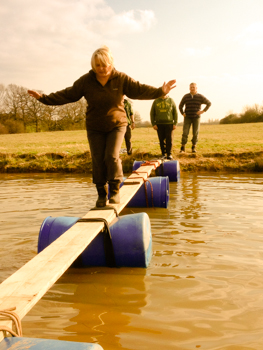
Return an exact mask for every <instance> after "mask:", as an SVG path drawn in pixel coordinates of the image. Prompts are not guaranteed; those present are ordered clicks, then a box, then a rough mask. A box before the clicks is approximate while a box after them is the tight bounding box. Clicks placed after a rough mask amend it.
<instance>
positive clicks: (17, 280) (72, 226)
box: [0, 160, 180, 350]
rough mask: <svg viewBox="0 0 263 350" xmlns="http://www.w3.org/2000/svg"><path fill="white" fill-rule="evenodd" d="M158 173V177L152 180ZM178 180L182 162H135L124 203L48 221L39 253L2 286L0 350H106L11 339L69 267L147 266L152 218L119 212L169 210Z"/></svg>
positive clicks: (124, 186) (95, 346)
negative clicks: (171, 191) (171, 188)
mask: <svg viewBox="0 0 263 350" xmlns="http://www.w3.org/2000/svg"><path fill="white" fill-rule="evenodd" d="M153 170H155V174H156V175H158V176H157V177H151V178H148V177H149V176H150V175H151V173H152V171H153ZM179 178H180V168H179V162H178V161H161V160H153V161H150V162H137V161H135V162H134V164H133V172H132V174H131V175H130V176H129V177H128V178H126V179H125V181H124V182H123V183H122V184H121V187H120V204H111V206H106V207H104V208H93V209H91V210H90V211H89V212H88V213H87V214H86V215H85V216H84V217H82V218H78V217H58V218H52V217H47V218H46V219H45V220H44V221H43V223H42V225H41V228H40V232H39V240H38V254H37V255H36V256H35V257H34V258H33V259H32V260H30V261H29V262H28V263H26V264H25V265H24V266H23V267H22V268H20V269H19V270H18V271H17V272H15V273H14V274H13V275H12V276H10V277H9V278H7V279H6V280H5V281H4V282H2V284H1V285H0V350H6V349H11V348H15V349H16V350H22V349H25V348H27V349H30V350H42V349H59V350H62V349H63V350H73V349H74V350H82V349H83V350H84V349H86V350H102V347H101V346H100V345H98V344H91V343H77V342H67V341H58V340H46V339H33V338H23V337H22V332H19V331H17V332H16V334H15V335H16V337H6V334H8V332H9V333H10V334H12V332H14V331H13V330H12V327H13V322H14V321H15V324H17V323H20V320H21V319H22V318H23V317H24V316H25V315H26V314H27V313H28V312H29V311H30V310H31V309H32V308H33V306H34V305H35V304H36V303H37V302H38V300H40V299H41V297H42V296H43V295H44V294H45V293H46V292H47V291H48V290H49V288H50V287H51V286H52V285H53V284H54V283H55V282H56V281H57V280H58V279H59V277H60V276H61V275H62V274H63V273H64V272H65V271H66V270H67V269H68V268H69V267H70V266H73V267H74V266H77V267H80V266H85V267H86V266H109V267H122V266H126V267H147V266H148V265H149V263H150V260H151V255H152V235H151V225H150V220H149V217H148V215H147V214H146V213H138V214H133V215H124V216H119V213H120V212H121V211H122V210H123V209H124V208H125V206H129V207H161V208H167V207H168V202H169V181H178V180H179ZM14 308H15V311H9V310H13V309H14ZM1 310H2V314H1ZM8 314H10V318H9V319H8V317H7V315H8ZM7 329H9V331H6V330H7Z"/></svg>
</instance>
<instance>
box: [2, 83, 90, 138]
mask: <svg viewBox="0 0 263 350" xmlns="http://www.w3.org/2000/svg"><path fill="white" fill-rule="evenodd" d="M39 92H41V91H39ZM86 106H87V103H86V100H85V99H84V98H83V99H81V100H79V101H78V102H75V103H69V104H67V105H63V106H46V105H44V104H42V103H40V102H38V101H37V100H36V99H35V98H32V97H31V96H29V94H28V93H27V89H26V88H24V87H21V86H17V85H15V84H10V85H8V86H7V87H5V86H4V85H3V84H0V134H9V133H10V134H14V133H25V132H41V131H55V130H78V129H85V111H86Z"/></svg>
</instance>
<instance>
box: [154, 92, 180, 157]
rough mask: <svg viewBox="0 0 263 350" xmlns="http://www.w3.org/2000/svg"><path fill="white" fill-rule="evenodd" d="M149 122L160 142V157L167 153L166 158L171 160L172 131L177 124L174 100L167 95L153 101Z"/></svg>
mask: <svg viewBox="0 0 263 350" xmlns="http://www.w3.org/2000/svg"><path fill="white" fill-rule="evenodd" d="M150 116H151V123H152V126H153V128H154V130H156V131H157V135H158V138H159V142H160V148H161V152H162V158H163V159H164V158H165V157H166V154H167V159H169V160H172V159H173V156H172V149H173V131H174V130H175V129H176V124H177V110H176V106H175V103H174V100H173V99H172V98H171V97H169V96H168V95H165V96H162V97H160V98H157V99H156V100H154V101H153V104H152V108H151V112H150Z"/></svg>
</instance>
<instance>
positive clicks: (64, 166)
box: [0, 151, 263, 174]
mask: <svg viewBox="0 0 263 350" xmlns="http://www.w3.org/2000/svg"><path fill="white" fill-rule="evenodd" d="M173 156H174V160H177V161H179V165H180V170H181V171H182V172H194V173H195V172H227V173H259V172H263V151H262V152H243V153H231V152H228V153H196V154H193V153H184V154H180V153H179V154H173ZM120 157H121V159H122V165H123V171H124V173H130V172H132V166H133V163H134V161H135V160H138V161H149V160H152V159H158V158H160V155H159V154H152V153H145V152H144V153H143V152H139V151H138V152H135V153H134V154H132V155H131V156H128V155H127V154H121V156H120ZM0 173H83V174H91V173H92V162H91V156H90V152H89V151H87V152H84V153H79V154H74V155H70V154H66V153H56V152H54V153H41V154H0Z"/></svg>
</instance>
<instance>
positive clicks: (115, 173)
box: [87, 126, 126, 184]
mask: <svg viewBox="0 0 263 350" xmlns="http://www.w3.org/2000/svg"><path fill="white" fill-rule="evenodd" d="M125 132H126V126H120V127H116V128H114V129H113V130H111V131H110V132H100V131H93V130H88V131H87V135H88V140H89V146H90V153H91V158H92V173H93V183H95V184H106V182H107V181H110V180H118V181H120V182H122V177H123V171H122V164H121V159H120V157H119V153H120V149H121V145H122V142H123V138H124V134H125Z"/></svg>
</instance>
